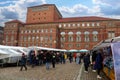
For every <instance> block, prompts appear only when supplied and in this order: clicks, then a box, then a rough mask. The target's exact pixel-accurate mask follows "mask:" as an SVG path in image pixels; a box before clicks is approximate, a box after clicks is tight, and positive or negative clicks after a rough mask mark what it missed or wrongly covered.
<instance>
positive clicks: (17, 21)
mask: <svg viewBox="0 0 120 80" xmlns="http://www.w3.org/2000/svg"><path fill="white" fill-rule="evenodd" d="M6 23H21V24H24V23H23V22H21V21H19V20H12V21H8V22H6Z"/></svg>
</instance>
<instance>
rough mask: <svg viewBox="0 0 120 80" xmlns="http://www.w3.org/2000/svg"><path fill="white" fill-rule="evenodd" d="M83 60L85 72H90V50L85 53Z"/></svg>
mask: <svg viewBox="0 0 120 80" xmlns="http://www.w3.org/2000/svg"><path fill="white" fill-rule="evenodd" d="M83 62H84V67H85V71H84V72H85V73H88V67H89V64H90V56H89V54H88V52H86V53H85V55H84V57H83Z"/></svg>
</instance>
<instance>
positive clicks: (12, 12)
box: [0, 0, 46, 26]
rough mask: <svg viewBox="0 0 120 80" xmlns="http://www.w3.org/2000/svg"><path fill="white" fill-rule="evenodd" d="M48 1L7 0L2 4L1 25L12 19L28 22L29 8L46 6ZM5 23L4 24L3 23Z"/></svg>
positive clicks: (0, 11)
mask: <svg viewBox="0 0 120 80" xmlns="http://www.w3.org/2000/svg"><path fill="white" fill-rule="evenodd" d="M45 3H46V0H12V1H11V0H6V1H4V2H0V4H1V5H0V6H1V7H0V16H1V18H0V25H3V26H4V24H3V23H4V22H6V21H9V20H11V19H19V20H21V21H23V22H25V20H26V14H27V7H30V6H36V5H40V4H45ZM2 21H4V22H2Z"/></svg>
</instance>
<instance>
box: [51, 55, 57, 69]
mask: <svg viewBox="0 0 120 80" xmlns="http://www.w3.org/2000/svg"><path fill="white" fill-rule="evenodd" d="M55 62H56V55H55V53H52V67H53V68H55Z"/></svg>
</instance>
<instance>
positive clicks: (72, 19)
mask: <svg viewBox="0 0 120 80" xmlns="http://www.w3.org/2000/svg"><path fill="white" fill-rule="evenodd" d="M110 20H119V21H120V19H112V18H105V17H97V16H87V17H69V18H61V19H58V20H56V21H52V22H37V23H25V24H46V23H64V22H85V21H86V22H89V21H110Z"/></svg>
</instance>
